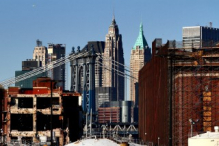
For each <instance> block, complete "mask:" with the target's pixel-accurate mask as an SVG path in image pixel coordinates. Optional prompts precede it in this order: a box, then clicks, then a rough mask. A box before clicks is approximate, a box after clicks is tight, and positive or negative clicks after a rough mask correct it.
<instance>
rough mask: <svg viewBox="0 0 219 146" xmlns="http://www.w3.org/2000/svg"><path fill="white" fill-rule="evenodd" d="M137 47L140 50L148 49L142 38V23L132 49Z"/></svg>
mask: <svg viewBox="0 0 219 146" xmlns="http://www.w3.org/2000/svg"><path fill="white" fill-rule="evenodd" d="M137 46H138V47H139V48H140V49H144V48H148V43H147V41H146V39H145V37H144V33H143V25H142V23H141V24H140V30H139V35H138V38H137V40H136V42H135V45H134V47H133V48H132V49H134V50H135V49H136V48H137Z"/></svg>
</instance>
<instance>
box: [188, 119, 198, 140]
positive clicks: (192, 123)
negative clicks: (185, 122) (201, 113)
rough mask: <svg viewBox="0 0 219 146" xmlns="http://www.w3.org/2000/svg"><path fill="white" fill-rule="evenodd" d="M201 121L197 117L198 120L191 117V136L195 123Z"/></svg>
mask: <svg viewBox="0 0 219 146" xmlns="http://www.w3.org/2000/svg"><path fill="white" fill-rule="evenodd" d="M198 121H199V119H197V120H196V121H193V120H192V119H189V122H190V124H191V137H192V135H193V134H192V131H193V125H195V124H196V123H197V122H198Z"/></svg>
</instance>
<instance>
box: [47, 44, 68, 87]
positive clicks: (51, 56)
mask: <svg viewBox="0 0 219 146" xmlns="http://www.w3.org/2000/svg"><path fill="white" fill-rule="evenodd" d="M61 57H65V45H64V44H49V46H48V63H50V62H52V61H55V60H58V59H60V58H61ZM48 76H49V77H51V79H53V80H57V81H58V80H59V81H60V82H59V83H58V86H61V87H63V89H64V90H65V64H63V65H60V66H58V67H55V68H53V69H51V70H50V71H48Z"/></svg>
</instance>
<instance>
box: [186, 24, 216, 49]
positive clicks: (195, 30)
mask: <svg viewBox="0 0 219 146" xmlns="http://www.w3.org/2000/svg"><path fill="white" fill-rule="evenodd" d="M182 37H183V47H184V48H191V47H193V48H201V47H205V46H211V45H213V44H214V43H216V42H217V41H219V29H218V28H213V27H211V26H210V27H205V26H190V27H183V34H182Z"/></svg>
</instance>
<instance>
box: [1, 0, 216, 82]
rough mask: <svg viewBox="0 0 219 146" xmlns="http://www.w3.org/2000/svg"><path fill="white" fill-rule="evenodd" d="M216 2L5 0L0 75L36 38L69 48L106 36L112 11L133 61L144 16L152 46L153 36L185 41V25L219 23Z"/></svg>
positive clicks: (27, 55) (16, 64)
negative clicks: (134, 47)
mask: <svg viewBox="0 0 219 146" xmlns="http://www.w3.org/2000/svg"><path fill="white" fill-rule="evenodd" d="M217 4H219V2H218V1H216V0H214V1H212V2H211V3H210V2H207V1H206V0H201V1H199V3H197V2H196V1H188V0H184V1H177V2H175V1H173V0H169V1H167V2H165V1H162V0H157V1H144V0H139V1H138V2H136V1H134V0H132V1H128V2H126V3H124V2H122V1H116V2H115V1H105V2H104V3H102V1H101V0H96V1H95V2H87V1H80V2H75V1H70V0H68V1H64V2H58V1H51V0H48V1H36V0H35V1H27V0H24V1H22V2H15V1H4V2H3V1H1V2H0V17H1V18H2V19H1V20H0V24H1V28H0V44H1V53H0V58H1V63H0V68H1V70H0V81H3V80H5V79H8V78H10V77H14V72H15V70H19V69H21V65H20V64H21V62H22V61H24V60H26V59H31V58H32V53H33V50H34V47H35V46H36V43H35V42H36V40H37V39H39V40H41V41H42V42H43V46H48V43H55V44H56V43H61V44H66V53H67V54H68V53H70V52H71V48H72V47H73V46H74V47H77V46H80V47H81V48H83V47H84V46H85V45H86V44H87V42H88V41H104V38H105V34H106V33H107V30H108V26H109V24H110V23H111V20H112V17H113V13H114V14H115V19H116V21H117V24H118V26H119V28H120V33H121V34H122V37H123V49H124V57H125V64H126V65H129V61H130V51H131V48H132V47H133V45H134V43H135V41H136V37H137V36H138V32H139V25H140V23H141V22H142V23H143V25H144V34H145V37H146V38H147V41H148V45H149V47H151V43H152V41H153V40H154V39H155V38H162V39H163V42H164V43H165V42H166V40H173V39H176V40H179V41H181V40H182V27H184V26H196V25H201V26H207V25H209V22H213V27H215V28H218V27H219V20H218V19H217V13H216V12H217V11H216V10H217V9H216V8H217V7H216V6H217ZM69 80H70V79H69Z"/></svg>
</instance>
